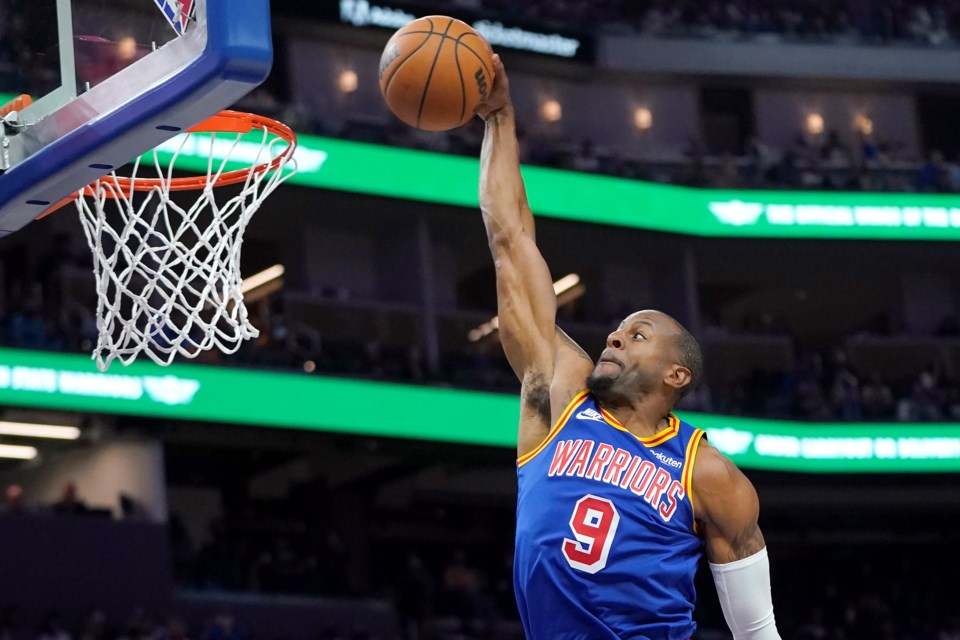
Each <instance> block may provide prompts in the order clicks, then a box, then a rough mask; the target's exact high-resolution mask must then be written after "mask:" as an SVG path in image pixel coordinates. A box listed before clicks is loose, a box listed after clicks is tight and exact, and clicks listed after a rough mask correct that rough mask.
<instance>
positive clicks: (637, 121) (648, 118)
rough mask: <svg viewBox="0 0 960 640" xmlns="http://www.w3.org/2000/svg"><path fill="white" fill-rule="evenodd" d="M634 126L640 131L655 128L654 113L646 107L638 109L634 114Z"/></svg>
mask: <svg viewBox="0 0 960 640" xmlns="http://www.w3.org/2000/svg"><path fill="white" fill-rule="evenodd" d="M633 126H634V127H636V128H637V129H638V130H639V131H649V130H650V129H651V128H652V127H653V112H652V111H650V109H648V108H646V107H637V108H636V109H635V110H634V112H633Z"/></svg>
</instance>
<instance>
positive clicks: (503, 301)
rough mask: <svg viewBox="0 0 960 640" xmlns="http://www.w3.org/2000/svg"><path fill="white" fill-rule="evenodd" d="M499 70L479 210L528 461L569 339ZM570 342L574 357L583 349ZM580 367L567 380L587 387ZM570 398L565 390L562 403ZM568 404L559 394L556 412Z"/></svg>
mask: <svg viewBox="0 0 960 640" xmlns="http://www.w3.org/2000/svg"><path fill="white" fill-rule="evenodd" d="M494 65H495V67H494V68H495V76H494V81H493V86H492V88H491V91H490V96H489V98H488V99H487V100H486V102H485V103H484V104H483V105H482V106H481V107H480V108H479V109H478V110H477V114H478V115H479V116H480V117H481V118H483V119H484V120H485V121H486V133H485V135H484V139H483V150H482V152H481V158H480V208H481V210H482V212H483V222H484V225H485V226H486V228H487V240H488V241H489V243H490V252H491V253H492V254H493V259H494V264H495V266H496V272H497V306H498V313H499V321H500V341H501V343H502V344H503V348H504V351H505V352H506V355H507V359H508V360H509V361H510V366H511V367H512V368H513V371H514V373H516V374H517V377H518V378H519V379H520V380H521V382H522V383H523V390H522V401H523V412H522V421H521V442H520V453H521V454H522V453H525V451H526V450H530V449H532V448H533V447H535V446H536V445H537V444H538V443H539V441H540V440H541V439H542V438H543V436H545V435H546V431H547V430H549V427H550V423H551V385H552V383H553V381H554V374H555V369H556V365H557V354H558V351H560V350H562V349H563V345H564V344H566V341H569V338H565V336H564V335H562V334H561V333H558V332H557V330H556V328H555V322H556V315H557V299H556V296H555V295H554V291H553V280H552V278H551V276H550V270H549V269H548V268H547V265H546V262H544V259H543V256H542V255H541V254H540V250H539V249H538V248H537V245H536V240H535V235H534V229H533V214H532V213H531V211H530V206H529V204H528V203H527V194H526V190H525V188H524V185H523V178H522V176H521V175H520V148H519V144H518V143H517V133H516V121H515V119H514V111H513V104H512V102H511V100H510V88H509V82H508V80H507V75H506V71H505V70H504V68H503V64H502V63H501V61H500V57H499V56H494ZM569 342H570V343H571V347H570V348H571V349H573V348H574V347H576V345H575V344H573V343H572V341H569ZM576 349H577V350H579V348H578V347H576ZM581 353H582V352H581ZM580 359H581V362H584V363H586V364H585V365H580V366H578V367H573V368H572V369H573V371H571V368H570V367H565V370H564V374H565V376H570V377H571V379H573V378H580V381H581V382H582V380H583V379H585V377H586V374H587V372H589V370H590V366H591V363H590V362H589V358H587V357H586V356H585V355H584V356H582V357H581V358H580ZM580 369H583V370H582V371H581V370H580ZM573 386H576V384H574V385H573ZM566 393H567V391H566V390H564V391H563V392H562V393H561V394H560V395H565V394H566ZM573 393H576V390H574V391H573ZM567 400H569V398H565V399H564V398H562V397H560V396H559V395H557V394H554V397H553V403H554V404H557V403H564V402H565V401H567ZM527 427H530V428H527Z"/></svg>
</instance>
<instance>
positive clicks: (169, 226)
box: [77, 128, 296, 371]
mask: <svg viewBox="0 0 960 640" xmlns="http://www.w3.org/2000/svg"><path fill="white" fill-rule="evenodd" d="M257 133H258V134H259V131H257ZM251 145H253V146H251ZM295 145H296V143H295V142H292V143H288V141H286V140H284V139H283V138H279V137H276V136H274V135H273V134H272V133H270V132H268V131H267V129H266V128H264V129H263V136H262V138H261V139H260V140H259V142H256V141H254V142H251V141H250V140H249V135H248V136H247V137H246V139H245V137H244V135H243V134H235V133H213V134H199V133H193V134H184V135H182V136H179V137H178V138H175V139H174V140H173V141H172V145H171V144H168V145H165V146H164V149H166V150H167V153H169V151H170V150H171V149H172V151H173V157H172V159H171V160H170V161H169V162H168V163H166V165H163V164H161V160H160V159H161V154H160V152H158V151H156V150H155V151H154V152H153V162H152V164H153V165H154V166H155V168H156V172H157V175H158V176H159V179H153V181H152V182H151V184H152V186H150V188H149V191H135V190H134V189H133V186H134V185H135V184H136V181H137V178H136V176H137V172H138V171H140V170H141V169H143V170H146V169H145V167H144V168H142V167H141V166H140V165H141V162H140V161H139V160H138V161H136V162H135V163H134V167H133V174H132V178H131V180H130V182H127V181H126V180H125V179H124V178H118V177H117V175H116V174H115V173H113V174H110V175H108V176H105V177H103V178H101V179H100V180H98V181H97V182H95V183H93V184H91V185H90V186H89V187H87V189H86V190H84V191H83V192H81V193H82V197H79V198H77V209H78V210H79V212H80V221H81V222H82V223H83V229H84V233H85V234H86V237H87V241H88V243H89V245H90V248H91V250H92V251H93V258H94V275H95V276H96V281H97V295H98V302H97V329H98V334H99V335H98V338H97V346H96V349H95V350H94V352H93V358H94V360H96V363H97V368H98V369H100V371H106V370H107V368H108V367H109V366H110V363H111V362H112V361H113V360H115V359H118V360H120V362H122V363H123V364H124V365H128V364H130V363H131V362H133V361H134V360H135V359H136V358H137V356H139V355H140V354H141V353H142V354H146V355H147V356H149V357H150V358H151V359H152V360H153V361H154V362H156V363H158V364H161V365H168V364H170V363H171V362H172V361H173V360H174V358H176V357H177V356H178V355H180V356H185V357H187V358H194V357H196V356H198V355H200V353H201V352H203V351H205V350H208V349H212V348H214V347H216V348H217V349H219V350H221V351H222V352H224V353H234V352H235V351H237V350H238V349H239V348H240V346H241V344H242V343H243V341H244V340H248V339H250V338H256V337H257V336H258V335H259V332H258V330H257V329H256V328H255V327H254V326H253V325H251V324H250V321H249V318H248V314H247V309H246V307H245V306H244V304H243V289H242V285H243V280H242V277H241V274H240V250H241V247H242V245H243V233H244V230H245V229H246V228H247V224H248V223H249V222H250V218H251V217H252V216H253V214H254V213H256V212H257V209H259V208H260V205H261V204H262V203H263V201H264V199H266V198H267V196H269V195H270V194H271V193H272V192H273V191H274V190H275V189H276V188H277V187H278V186H279V185H280V184H282V183H283V182H284V181H285V180H287V179H288V178H289V177H290V176H291V175H293V173H294V172H295V171H296V162H295V161H292V160H290V159H291V158H292V157H293V149H292V148H291V149H290V150H289V153H285V151H286V150H287V148H288V146H295ZM204 148H205V149H206V150H207V151H209V154H205V155H209V157H210V160H209V161H208V163H207V173H206V180H205V182H203V183H201V184H200V186H201V187H202V189H201V190H200V191H199V197H197V195H198V194H197V192H193V191H187V192H183V193H182V194H181V195H179V196H177V195H174V194H176V193H178V192H177V191H175V190H174V188H175V187H174V185H176V181H174V180H173V168H174V164H175V162H176V160H177V158H178V157H179V156H180V155H181V154H182V153H185V152H184V150H185V149H187V150H189V151H191V153H196V152H197V151H202V150H203V149H204ZM274 159H279V160H278V162H277V163H276V164H277V165H278V166H276V167H271V168H275V170H272V171H268V170H266V164H267V163H270V162H271V161H272V160H274ZM237 160H242V161H244V162H245V163H248V164H247V165H246V166H248V167H249V166H253V167H254V169H253V170H252V171H250V173H249V175H248V176H247V177H246V179H245V181H243V182H239V183H238V184H236V185H234V186H229V187H223V186H218V187H215V186H214V185H216V184H217V182H218V181H219V180H220V179H221V177H222V176H223V175H225V173H226V172H227V169H228V163H229V162H231V161H233V162H236V161H237ZM288 160H290V161H289V162H288ZM201 180H202V178H201ZM143 185H144V181H141V183H140V188H141V189H142V188H143ZM174 198H176V199H177V200H179V201H181V202H183V201H185V200H186V199H188V198H189V199H193V198H195V200H194V201H193V202H192V203H191V204H188V205H187V206H183V205H181V204H178V203H177V202H175V201H174Z"/></svg>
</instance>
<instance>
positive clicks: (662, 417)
mask: <svg viewBox="0 0 960 640" xmlns="http://www.w3.org/2000/svg"><path fill="white" fill-rule="evenodd" d="M597 402H598V403H600V405H601V406H602V407H603V408H604V409H606V410H607V411H608V412H609V413H611V414H613V417H614V418H616V419H617V421H618V422H620V424H622V425H623V427H624V428H625V429H626V430H627V431H629V432H630V433H632V434H633V435H635V436H637V437H638V438H649V437H650V436H653V435H656V434H658V433H660V432H661V431H663V430H664V429H665V428H666V427H667V416H668V415H669V414H670V409H669V408H668V407H667V406H666V405H665V404H664V403H663V402H662V400H661V399H660V398H655V397H652V396H645V397H642V398H635V399H633V400H629V401H628V400H624V401H620V402H618V401H613V402H608V401H601V400H600V399H599V398H598V399H597Z"/></svg>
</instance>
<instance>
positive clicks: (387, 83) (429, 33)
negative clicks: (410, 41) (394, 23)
mask: <svg viewBox="0 0 960 640" xmlns="http://www.w3.org/2000/svg"><path fill="white" fill-rule="evenodd" d="M427 22H429V23H430V31H411V32H409V33H403V34H401V35H400V36H399V37H398V38H397V40H400V38H403V37H404V36H410V35H414V34H415V33H426V34H427V37H426V38H424V39H423V42H421V43H420V44H418V45H417V47H416V49H414V50H413V51H411V52H410V53H408V54H407V57H406V58H404V59H403V60H401V61H400V63H399V64H398V65H397V66H396V67H394V69H393V73H391V74H390V78H388V79H387V81H386V82H385V83H384V85H383V95H384V96H386V95H387V91H389V90H390V83H391V82H393V79H394V78H395V77H396V76H397V72H398V71H400V68H401V67H402V66H403V65H405V64H406V63H407V61H408V60H410V58H412V57H413V56H414V55H416V53H417V51H420V49H422V48H423V46H424V45H425V44H427V43H428V42H430V37H431V36H433V35H442V34H439V33H437V32H436V31H434V30H433V21H432V20H430V19H427Z"/></svg>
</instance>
